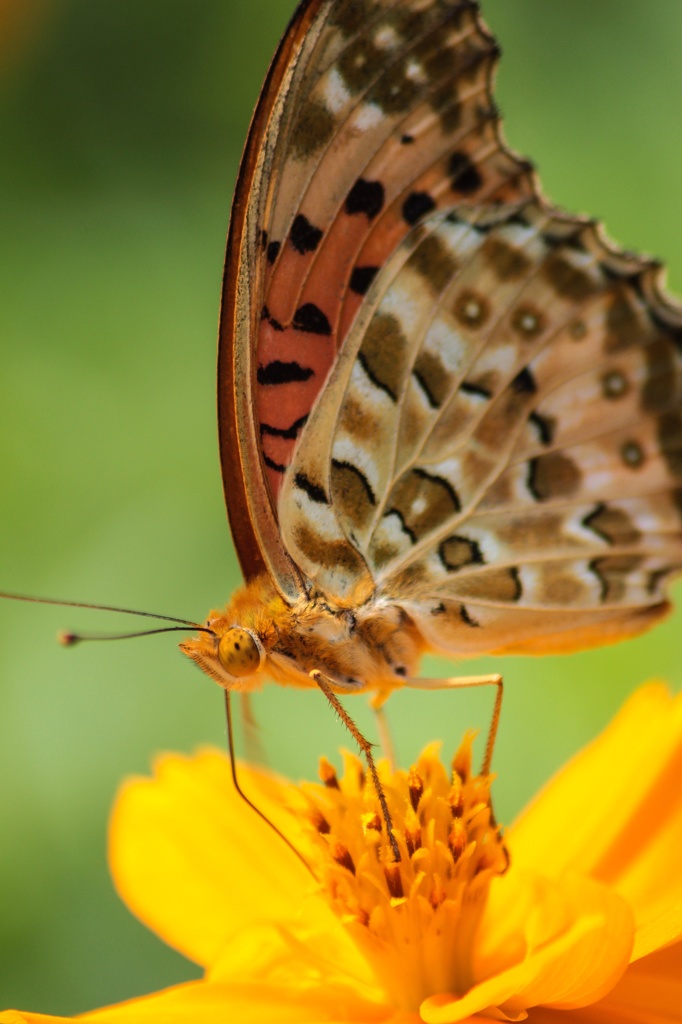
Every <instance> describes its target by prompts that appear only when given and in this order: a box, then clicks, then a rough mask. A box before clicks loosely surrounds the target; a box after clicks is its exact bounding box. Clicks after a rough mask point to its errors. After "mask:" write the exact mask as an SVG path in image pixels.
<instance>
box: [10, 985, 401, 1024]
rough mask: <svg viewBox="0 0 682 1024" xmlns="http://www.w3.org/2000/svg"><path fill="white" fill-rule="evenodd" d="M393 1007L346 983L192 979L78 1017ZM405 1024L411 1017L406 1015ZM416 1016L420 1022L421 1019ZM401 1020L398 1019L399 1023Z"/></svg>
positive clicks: (379, 1014)
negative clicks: (309, 985)
mask: <svg viewBox="0 0 682 1024" xmlns="http://www.w3.org/2000/svg"><path fill="white" fill-rule="evenodd" d="M393 1015H394V1011H393V1009H392V1008H391V1007H388V1006H381V1005H377V1004H372V1003H368V1002H367V1001H365V1000H363V999H361V998H359V997H358V996H357V995H356V993H355V992H354V991H353V990H352V989H349V988H347V987H343V986H338V987H326V986H325V987H320V986H318V987H317V988H316V989H308V990H300V991H294V992H292V991H291V990H290V989H289V988H286V987H283V986H280V987H277V986H268V985H262V984H259V983H258V982H250V983H245V984H230V985H221V984H207V983H206V982H203V981H192V982H189V983H188V984H186V985H178V986H175V987H174V988H169V989H165V990H164V991H163V992H157V993H156V994H154V995H150V996H143V997H142V998H141V999H131V1000H129V1001H127V1002H125V1003H119V1004H117V1005H116V1006H109V1007H107V1008H105V1009H103V1010H95V1011H94V1012H93V1013H86V1014H84V1015H83V1016H80V1017H78V1018H77V1019H78V1020H79V1021H88V1022H92V1024H133V1022H134V1024H187V1021H198V1020H200V1021H201V1024H225V1022H226V1021H238V1022H239V1024H272V1022H273V1021H277V1024H320V1022H321V1021H324V1022H325V1024H388V1022H389V1021H392V1018H393ZM67 1020H69V1018H66V1017H45V1016H43V1015H42V1014H39V1013H18V1012H16V1011H13V1010H10V1011H8V1012H7V1013H3V1014H0V1024H63V1022H65V1021H67ZM404 1020H405V1024H407V1018H405V1019H404ZM412 1020H413V1021H414V1022H415V1024H418V1018H417V1017H416V1016H413V1018H412ZM395 1024H397V1022H395Z"/></svg>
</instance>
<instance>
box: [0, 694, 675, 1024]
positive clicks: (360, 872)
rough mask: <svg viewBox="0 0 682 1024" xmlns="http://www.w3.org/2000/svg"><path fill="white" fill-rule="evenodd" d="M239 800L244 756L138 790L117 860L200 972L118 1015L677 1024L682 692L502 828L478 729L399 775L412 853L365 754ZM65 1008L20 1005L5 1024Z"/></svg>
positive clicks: (125, 890)
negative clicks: (480, 757) (473, 746)
mask: <svg viewBox="0 0 682 1024" xmlns="http://www.w3.org/2000/svg"><path fill="white" fill-rule="evenodd" d="M321 776H322V778H323V783H322V784H317V785H313V784H307V785H303V786H301V787H295V786H293V785H292V784H290V783H288V782H285V781H283V780H281V779H277V778H273V777H272V776H268V775H265V774H264V773H261V772H257V771H255V770H253V769H244V770H243V783H244V786H245V788H246V787H247V786H248V789H249V791H250V792H251V793H252V794H253V795H254V797H255V798H256V799H257V801H258V803H259V805H260V806H261V807H262V808H263V810H264V811H265V812H266V813H267V814H268V815H269V816H270V817H271V818H272V819H273V820H274V821H275V822H276V824H277V825H278V827H280V828H281V829H282V830H283V831H284V832H286V834H287V835H288V837H289V838H290V839H291V841H292V843H293V844H294V845H295V847H296V849H298V850H299V851H300V853H301V854H302V856H303V857H304V858H305V860H306V861H307V863H308V864H309V866H310V868H311V869H312V873H311V872H310V871H309V870H307V869H306V867H305V866H304V865H303V864H302V863H301V862H300V861H299V860H298V859H297V858H296V857H295V856H294V855H293V854H292V852H291V851H290V850H288V849H287V848H286V846H285V845H284V844H283V843H282V842H281V841H280V840H279V839H278V838H277V837H276V836H275V834H274V833H273V832H272V831H271V830H270V829H268V827H267V826H266V825H265V824H264V823H263V822H261V821H260V820H259V819H258V818H257V817H256V816H255V815H254V814H253V812H252V811H251V810H250V809H249V808H248V807H246V806H245V805H244V804H243V803H242V802H241V801H240V800H239V798H238V797H237V795H236V794H235V793H234V790H233V789H232V787H231V784H230V780H229V768H228V764H227V761H226V758H225V757H224V756H222V755H221V754H219V753H216V752H212V751H209V752H204V753H201V754H199V755H198V756H196V757H194V758H183V757H179V756H175V755H167V756H164V757H162V758H160V759H159V761H158V763H157V766H156V776H155V778H154V779H152V780H133V781H130V782H128V783H127V784H125V785H124V787H123V789H122V791H121V793H120V795H119V798H118V801H117V803H116V806H115V808H114V813H113V818H112V825H111V864H112V870H113V874H114V878H115V880H116V883H117V885H118V888H119V890H120V892H121V895H122V896H123V898H124V900H125V901H126V902H127V904H128V905H129V907H130V908H131V909H132V910H133V911H134V912H135V913H136V914H137V915H138V916H139V917H140V918H141V919H142V920H143V921H145V922H146V923H147V924H148V925H149V926H150V927H151V928H152V929H154V930H155V931H156V932H157V933H158V934H159V935H161V936H162V937H163V938H164V939H165V940H166V941H167V942H169V943H170V944H171V945H173V946H175V947H176V948H177V949H179V950H181V951H182V952H183V953H185V954H186V955H187V956H188V957H190V958H192V959H193V960H195V961H197V962H198V963H199V964H202V965H203V966H204V967H205V968H206V974H205V977H204V978H203V979H202V980H201V981H196V982H190V983H188V984H185V985H179V986H176V987H174V988H170V989H167V990H165V991H164V992H159V993H156V994H155V995H151V996H147V997H145V998H142V999H135V1000H132V1001H130V1002H127V1003H124V1004H120V1005H118V1006H113V1007H110V1008H108V1009H103V1010H98V1011H95V1012H93V1013H91V1014H87V1015H86V1016H85V1017H84V1018H80V1019H82V1020H85V1021H96V1022H101V1024H118V1022H119V1021H120V1022H121V1024H126V1022H133V1021H135V1022H138V1021H139V1022H141V1024H145V1022H148V1024H157V1022H158V1024H161V1022H163V1024H167V1022H176V1021H177V1022H180V1021H182V1022H185V1021H201V1022H202V1024H211V1022H215V1024H218V1022H220V1024H233V1022H234V1024H265V1022H267V1024H275V1022H276V1024H322V1022H327V1024H330V1022H332V1024H346V1022H347V1024H351V1022H352V1024H375V1022H391V1024H418V1022H419V1021H425V1022H428V1024H449V1022H454V1021H463V1020H464V1021H471V1020H472V1019H476V1020H481V1019H483V1018H494V1019H497V1020H521V1019H524V1018H525V1017H528V1019H529V1020H530V1021H531V1022H533V1024H574V1022H584V1024H601V1022H603V1024H610V1022H612V1021H627V1022H630V1024H639V1022H641V1024H656V1022H658V1024H662V1022H667V1021H673V1020H677V1021H679V1020H682V870H681V852H680V851H682V783H681V780H682V698H677V699H672V698H671V697H670V696H668V694H667V693H666V691H665V689H664V688H663V687H662V686H659V685H650V686H647V687H644V688H642V689H641V690H639V691H638V692H637V693H636V694H635V695H634V696H633V697H632V698H631V699H630V700H629V701H628V702H627V704H626V705H625V707H624V708H623V709H622V711H621V712H620V714H619V715H618V716H617V718H616V719H615V720H614V722H613V723H612V724H611V725H610V726H609V727H608V728H607V729H606V731H605V732H604V733H603V734H602V735H601V736H600V737H599V738H598V739H597V740H596V741H595V742H593V743H592V744H591V745H590V746H589V747H587V748H586V749H585V750H584V751H583V752H582V753H580V754H579V755H578V756H577V757H576V758H575V759H574V760H573V761H572V762H570V763H569V764H568V765H567V766H566V767H565V768H564V769H563V770H562V771H561V772H560V773H559V774H558V775H557V776H556V777H555V778H554V779H553V780H552V781H551V782H550V783H549V784H548V785H547V787H546V788H545V789H544V790H543V791H542V792H541V793H540V795H539V796H538V797H537V798H536V800H535V801H534V802H533V803H532V804H531V806H530V807H529V808H528V809H527V810H526V811H525V812H524V813H523V814H522V815H521V817H520V819H519V820H518V821H517V822H516V824H515V825H514V826H513V827H512V828H511V829H510V831H509V832H508V834H507V835H506V836H505V837H504V838H503V837H502V836H501V832H500V829H499V828H498V827H497V825H496V824H495V821H494V818H493V816H492V811H491V808H490V803H489V783H490V779H487V778H481V777H478V776H476V775H473V774H472V772H471V758H470V738H469V737H467V738H466V739H465V741H464V743H463V745H462V747H461V748H460V750H459V751H458V753H457V754H456V755H455V758H454V761H453V763H452V765H451V766H449V768H448V769H447V770H446V769H445V768H444V767H443V766H442V765H441V763H440V761H439V759H438V756H437V748H436V747H435V746H432V747H430V748H428V749H427V750H426V751H425V752H424V753H423V754H422V756H421V757H420V759H419V760H418V762H417V764H416V765H415V766H414V767H413V768H412V769H411V770H410V771H409V772H407V773H406V772H396V773H394V774H391V773H389V772H388V771H387V770H385V771H384V773H383V783H384V786H385V789H386V795H387V799H388V803H389V808H390V810H391V813H392V815H393V818H394V826H395V834H396V837H397V839H398V843H399V846H400V851H401V861H400V863H399V864H398V863H395V862H394V861H393V860H392V857H391V854H390V848H389V846H388V843H387V841H386V835H385V828H384V826H383V823H382V819H381V818H380V817H379V816H378V814H377V808H376V798H375V796H374V793H373V791H372V789H371V787H370V786H368V785H367V783H366V780H365V778H364V773H363V771H362V768H361V766H360V764H359V762H358V761H357V759H356V758H354V757H351V756H347V757H346V765H345V771H344V774H343V777H342V778H341V779H337V777H336V775H335V773H334V770H333V769H332V768H331V766H330V765H328V764H327V763H326V762H325V763H323V766H322V772H321ZM58 1019H59V1018H55V1017H44V1016H40V1015H32V1014H25V1013H21V1014H20V1013H18V1012H16V1011H9V1012H7V1013H4V1014H0V1021H2V1022H3V1024H21V1022H24V1021H29V1022H32V1021H36V1022H37V1021H41V1022H43V1024H45V1022H49V1021H56V1020H58Z"/></svg>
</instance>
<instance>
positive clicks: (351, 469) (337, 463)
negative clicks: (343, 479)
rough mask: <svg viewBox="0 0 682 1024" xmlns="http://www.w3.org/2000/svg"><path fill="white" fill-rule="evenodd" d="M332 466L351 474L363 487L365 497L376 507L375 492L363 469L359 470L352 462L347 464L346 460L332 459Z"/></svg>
mask: <svg viewBox="0 0 682 1024" xmlns="http://www.w3.org/2000/svg"><path fill="white" fill-rule="evenodd" d="M332 466H333V467H334V468H335V469H341V470H345V471H346V472H348V473H351V474H352V475H353V476H354V477H355V478H356V479H357V480H358V482H359V483H360V485H361V486H362V490H363V491H364V493H365V497H366V498H367V500H368V501H369V503H370V505H376V503H377V500H376V498H375V496H374V491H373V490H372V488H371V486H370V483H369V480H368V479H367V477H366V476H365V474H364V473H363V472H362V470H361V469H358V467H357V466H355V465H353V463H352V462H346V461H345V460H344V459H332Z"/></svg>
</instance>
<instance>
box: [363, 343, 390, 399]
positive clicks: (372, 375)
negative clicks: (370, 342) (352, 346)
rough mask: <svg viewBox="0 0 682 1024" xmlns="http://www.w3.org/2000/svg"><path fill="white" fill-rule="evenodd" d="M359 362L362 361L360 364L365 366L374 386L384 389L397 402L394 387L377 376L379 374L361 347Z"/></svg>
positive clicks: (364, 368)
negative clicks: (373, 370) (373, 368)
mask: <svg viewBox="0 0 682 1024" xmlns="http://www.w3.org/2000/svg"><path fill="white" fill-rule="evenodd" d="M358 362H359V363H360V366H361V367H362V368H363V370H364V371H365V373H366V374H367V376H368V378H369V379H370V380H371V382H372V384H373V385H374V387H375V388H379V390H380V391H383V392H384V393H385V394H387V395H388V397H389V398H390V399H391V401H392V402H397V401H398V399H397V396H396V395H395V393H394V392H393V391H392V389H391V388H390V387H389V386H388V384H385V383H384V381H383V380H380V379H379V378H378V377H377V375H376V374H375V373H373V372H372V368H371V366H370V365H369V361H368V359H367V357H366V356H365V354H364V352H363V351H362V349H360V351H359V352H358Z"/></svg>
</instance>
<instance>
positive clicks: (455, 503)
mask: <svg viewBox="0 0 682 1024" xmlns="http://www.w3.org/2000/svg"><path fill="white" fill-rule="evenodd" d="M412 472H413V473H414V475H415V476H416V477H419V479H420V480H426V481H427V482H428V483H432V484H436V485H437V486H438V487H442V488H443V490H444V491H445V493H446V494H447V495H448V497H449V499H450V501H451V502H452V507H453V508H454V510H455V512H461V511H462V503H461V501H460V500H459V495H458V493H457V491H456V490H455V488H454V487H453V486H452V484H451V483H450V481H449V480H448V479H446V477H444V476H438V474H437V473H427V472H426V470H425V469H422V468H421V466H415V468H414V469H413V470H412Z"/></svg>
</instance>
